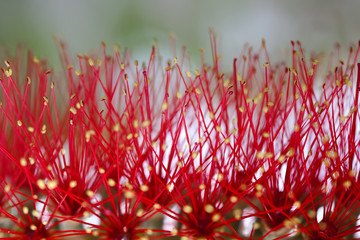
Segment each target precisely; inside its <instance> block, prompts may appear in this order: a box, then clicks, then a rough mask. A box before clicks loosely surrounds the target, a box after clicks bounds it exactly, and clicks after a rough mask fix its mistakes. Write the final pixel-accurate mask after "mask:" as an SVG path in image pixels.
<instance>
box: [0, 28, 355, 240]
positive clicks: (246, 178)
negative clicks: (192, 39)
mask: <svg viewBox="0 0 360 240" xmlns="http://www.w3.org/2000/svg"><path fill="white" fill-rule="evenodd" d="M211 40H212V44H213V45H212V47H213V48H212V49H213V65H212V66H209V65H207V64H206V63H205V62H204V60H203V62H202V63H201V67H200V68H199V69H197V70H195V71H186V70H187V67H186V66H188V65H190V64H189V62H188V58H187V56H186V54H185V50H184V49H183V51H182V52H181V55H182V56H183V57H181V58H175V59H174V63H172V62H170V61H169V62H167V64H166V65H165V66H163V65H162V63H161V61H160V60H159V56H158V53H157V48H156V47H153V49H152V51H151V54H150V58H149V61H148V62H147V63H144V64H143V65H142V66H139V64H138V62H135V64H133V63H132V62H131V58H130V55H129V52H127V51H125V52H124V53H121V52H120V50H119V48H115V50H114V52H113V55H112V56H109V55H108V53H107V52H106V50H105V49H106V46H105V44H103V51H102V54H101V55H102V57H101V56H97V55H95V54H94V55H92V56H84V55H79V56H78V63H73V61H72V60H71V58H70V57H69V54H68V53H67V50H66V46H65V45H64V44H63V43H60V44H59V46H60V54H61V55H62V59H63V63H64V66H65V72H66V74H65V76H66V77H59V76H57V77H55V76H53V75H52V74H50V72H48V66H47V65H46V64H45V63H43V62H40V61H38V60H36V59H35V61H32V60H31V61H28V65H29V66H28V70H27V71H26V74H25V76H22V75H21V70H20V69H21V68H20V67H19V64H20V63H21V59H19V58H15V59H12V60H9V61H8V62H6V66H5V68H4V69H2V72H3V74H2V76H1V89H2V92H1V95H0V97H1V99H0V100H1V102H2V106H1V115H0V124H1V132H2V134H1V135H0V161H1V164H2V165H4V166H5V167H4V168H2V169H1V170H0V180H1V185H0V186H1V190H2V191H0V204H1V206H2V208H1V213H0V214H1V215H0V216H1V217H3V218H5V219H7V221H8V223H9V224H8V226H5V227H2V228H1V232H3V233H4V234H5V237H12V236H18V237H19V238H22V239H30V238H32V239H42V238H53V237H54V238H55V237H56V238H64V237H68V236H75V235H81V234H87V235H92V237H94V238H100V239H130V238H131V239H145V238H151V239H158V238H168V237H172V236H175V235H177V236H180V237H182V238H183V239H186V238H190V239H228V238H234V239H265V238H271V239H291V238H294V239H299V238H305V239H349V238H356V236H355V235H354V234H355V233H357V232H358V231H359V226H358V221H359V214H360V212H359V211H358V209H359V204H360V201H359V200H360V199H359V197H358V196H359V192H360V191H359V190H360V188H359V178H360V176H359V174H358V170H359V157H360V156H359V152H360V151H359V137H358V130H359V127H358V125H359V113H358V104H359V103H358V102H359V91H360V90H359V88H360V74H359V73H357V72H356V64H357V62H358V58H359V56H358V54H359V47H357V48H356V49H355V48H351V50H350V53H349V56H348V60H347V61H346V62H343V61H340V60H339V58H338V56H336V55H334V56H332V57H330V63H329V66H328V69H326V68H325V67H324V66H321V63H322V62H323V61H324V60H323V59H322V58H321V56H320V55H319V56H317V55H315V54H312V55H311V57H310V58H309V57H308V55H307V54H306V53H305V52H304V50H303V49H302V47H301V45H300V43H299V42H297V43H294V42H293V43H292V55H291V56H292V58H291V63H290V65H289V64H288V63H287V62H282V63H279V64H273V63H272V62H271V61H270V58H269V56H268V54H267V50H266V46H265V42H263V44H262V46H261V48H260V50H259V51H258V52H255V51H254V50H253V49H252V48H248V49H246V50H245V51H244V52H243V53H242V55H241V56H240V57H239V58H238V59H235V60H234V64H233V71H232V72H231V73H222V72H221V71H222V70H221V64H220V57H219V56H218V55H217V49H216V44H215V40H214V35H213V34H211ZM336 51H339V49H336ZM202 54H204V53H202ZM336 54H337V55H339V54H338V53H336ZM29 56H30V58H33V57H32V56H31V55H29ZM202 59H204V55H202ZM358 68H360V65H359V64H358ZM26 76H28V77H30V78H29V79H31V82H30V81H29V82H28V83H26V82H25V83H24V82H22V79H26ZM50 76H53V77H52V80H53V81H54V83H48V78H49V77H50ZM58 77H59V78H60V79H58ZM62 78H66V79H67V80H68V81H67V83H66V84H65V85H66V86H67V87H66V88H67V89H65V88H64V89H62V88H61V87H62V84H60V83H62V82H61V81H60V80H62ZM319 81H323V82H319ZM321 84H322V85H321ZM60 85H61V86H60ZM54 89H55V90H54ZM57 90H61V92H65V94H64V95H65V96H68V97H65V99H62V100H61V101H59V99H60V95H59V93H58V92H57ZM55 92H56V94H55ZM61 103H62V104H61ZM5 163H10V164H8V165H5ZM10 171H11V173H12V174H9V173H10ZM39 206H43V207H42V209H43V210H41V211H40V210H39V208H40V207H39ZM32 210H34V213H35V214H29V213H30V211H32ZM38 212H39V214H38ZM18 219H19V220H18ZM44 219H47V220H46V221H47V222H46V223H44ZM94 219H95V220H94ZM248 220H249V221H250V220H251V221H253V222H255V223H254V224H253V225H251V226H246V222H247V221H248ZM69 222H72V223H77V225H78V226H77V227H74V228H73V229H70V228H69V227H68V229H66V230H64V231H62V230H59V228H62V229H64V228H65V225H66V223H69ZM244 225H245V226H244ZM19 229H21V230H19Z"/></svg>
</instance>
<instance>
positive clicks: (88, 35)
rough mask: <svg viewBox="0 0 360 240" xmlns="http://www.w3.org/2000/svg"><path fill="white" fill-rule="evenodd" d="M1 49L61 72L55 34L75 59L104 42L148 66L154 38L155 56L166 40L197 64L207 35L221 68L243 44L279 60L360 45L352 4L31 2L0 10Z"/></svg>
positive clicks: (0, 5) (1, 5)
mask: <svg viewBox="0 0 360 240" xmlns="http://www.w3.org/2000/svg"><path fill="white" fill-rule="evenodd" d="M0 9H1V10H0V30H1V31H0V45H2V46H4V45H5V46H7V47H8V48H10V49H11V50H12V51H13V50H14V48H15V46H16V44H17V43H19V42H22V43H25V45H26V47H28V48H31V49H33V50H34V51H35V54H36V55H37V56H39V57H48V58H50V60H51V61H52V62H53V64H55V65H56V64H59V60H58V57H57V50H56V46H55V42H54V40H53V38H52V36H53V34H56V35H57V36H59V37H60V38H61V39H62V40H64V41H66V42H67V43H68V44H69V46H70V50H71V51H72V53H73V55H76V54H77V53H87V52H89V51H91V50H92V49H97V48H99V46H100V42H101V41H105V42H106V43H107V44H108V45H109V46H111V45H114V44H119V45H120V46H121V47H129V48H131V49H132V52H133V56H134V58H136V59H146V58H145V56H148V55H149V53H150V51H151V45H152V44H153V42H154V38H156V39H158V40H159V46H160V47H161V49H160V51H161V52H163V53H164V55H165V56H166V55H167V52H169V50H170V40H169V37H168V36H169V34H170V33H174V34H175V35H176V36H177V45H178V46H179V47H180V46H181V45H183V44H185V45H186V46H187V47H188V49H189V51H190V53H191V55H192V57H193V59H194V61H195V62H196V61H198V60H199V51H198V49H199V48H204V49H205V50H207V54H208V55H209V56H210V51H209V49H210V41H209V34H208V29H209V27H213V28H214V29H215V32H216V33H217V35H218V36H219V46H220V51H221V54H222V55H223V57H224V63H225V64H229V63H231V61H232V58H234V57H237V56H238V54H239V53H240V51H241V49H242V47H243V46H244V44H245V43H246V42H248V43H250V44H251V45H254V46H255V47H258V46H259V45H260V43H261V38H265V39H266V42H267V46H268V50H269V52H270V54H271V55H272V56H274V57H275V58H276V56H278V55H279V53H281V52H282V51H285V49H289V47H290V40H300V41H301V42H302V44H303V46H304V47H305V48H306V49H308V50H316V51H317V52H319V51H326V52H329V51H330V50H332V47H333V45H334V44H335V43H336V42H339V43H341V44H342V45H343V46H345V47H346V48H347V47H348V46H349V44H350V43H356V42H357V41H358V40H359V39H360V27H359V26H360V25H359V24H360V14H359V10H360V1H357V0H347V1H339V0H302V1H286V0H284V1H278V0H263V1H259V0H254V1H241V0H238V1H235V0H229V1H220V0H177V1H175V0H167V1H165V0H131V1H115V0H106V1H105V0H61V1H55V0H46V1H45V0H32V1H29V0H28V1H25V0H24V1H14V0H12V1H11V0H9V1H1V2H0Z"/></svg>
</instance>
